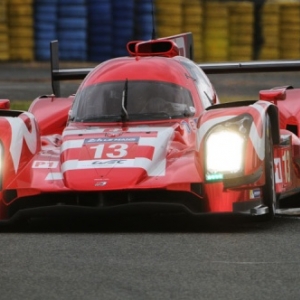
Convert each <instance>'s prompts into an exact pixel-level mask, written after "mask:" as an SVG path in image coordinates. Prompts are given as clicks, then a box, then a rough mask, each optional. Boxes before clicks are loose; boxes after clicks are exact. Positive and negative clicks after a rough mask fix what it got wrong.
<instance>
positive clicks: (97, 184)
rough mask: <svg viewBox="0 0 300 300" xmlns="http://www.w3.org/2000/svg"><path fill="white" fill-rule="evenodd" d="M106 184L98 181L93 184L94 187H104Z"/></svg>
mask: <svg viewBox="0 0 300 300" xmlns="http://www.w3.org/2000/svg"><path fill="white" fill-rule="evenodd" d="M106 184H107V181H103V180H102V181H98V182H95V186H105V185H106Z"/></svg>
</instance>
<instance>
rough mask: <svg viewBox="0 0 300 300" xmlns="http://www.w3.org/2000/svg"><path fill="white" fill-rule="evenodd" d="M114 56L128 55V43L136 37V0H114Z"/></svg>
mask: <svg viewBox="0 0 300 300" xmlns="http://www.w3.org/2000/svg"><path fill="white" fill-rule="evenodd" d="M111 2H112V18H113V34H112V36H113V40H112V57H119V56H126V55H128V52H127V50H126V45H127V43H128V42H129V41H131V40H133V39H134V25H135V24H134V8H135V1H134V0H126V1H124V0H112V1H111Z"/></svg>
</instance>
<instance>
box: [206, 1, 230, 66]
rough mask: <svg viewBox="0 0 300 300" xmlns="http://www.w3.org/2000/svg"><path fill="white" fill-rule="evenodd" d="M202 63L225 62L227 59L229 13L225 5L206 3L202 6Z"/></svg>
mask: <svg viewBox="0 0 300 300" xmlns="http://www.w3.org/2000/svg"><path fill="white" fill-rule="evenodd" d="M203 9H204V18H203V21H204V22H203V46H204V49H203V50H204V51H203V58H204V61H209V62H215V61H227V60H228V57H229V36H230V33H229V11H228V7H227V4H226V3H217V2H206V3H204V6H203Z"/></svg>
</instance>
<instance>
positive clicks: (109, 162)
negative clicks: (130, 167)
mask: <svg viewBox="0 0 300 300" xmlns="http://www.w3.org/2000/svg"><path fill="white" fill-rule="evenodd" d="M125 161H126V160H125V159H111V160H95V161H93V162H92V165H114V164H123V163H124V162H125Z"/></svg>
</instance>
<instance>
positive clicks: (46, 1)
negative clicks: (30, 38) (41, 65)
mask: <svg viewBox="0 0 300 300" xmlns="http://www.w3.org/2000/svg"><path fill="white" fill-rule="evenodd" d="M56 24H57V0H51V1H50V0H36V1H35V4H34V37H35V59H36V60H38V61H48V60H49V59H50V42H51V41H53V40H57V39H58V37H57V26H56Z"/></svg>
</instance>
